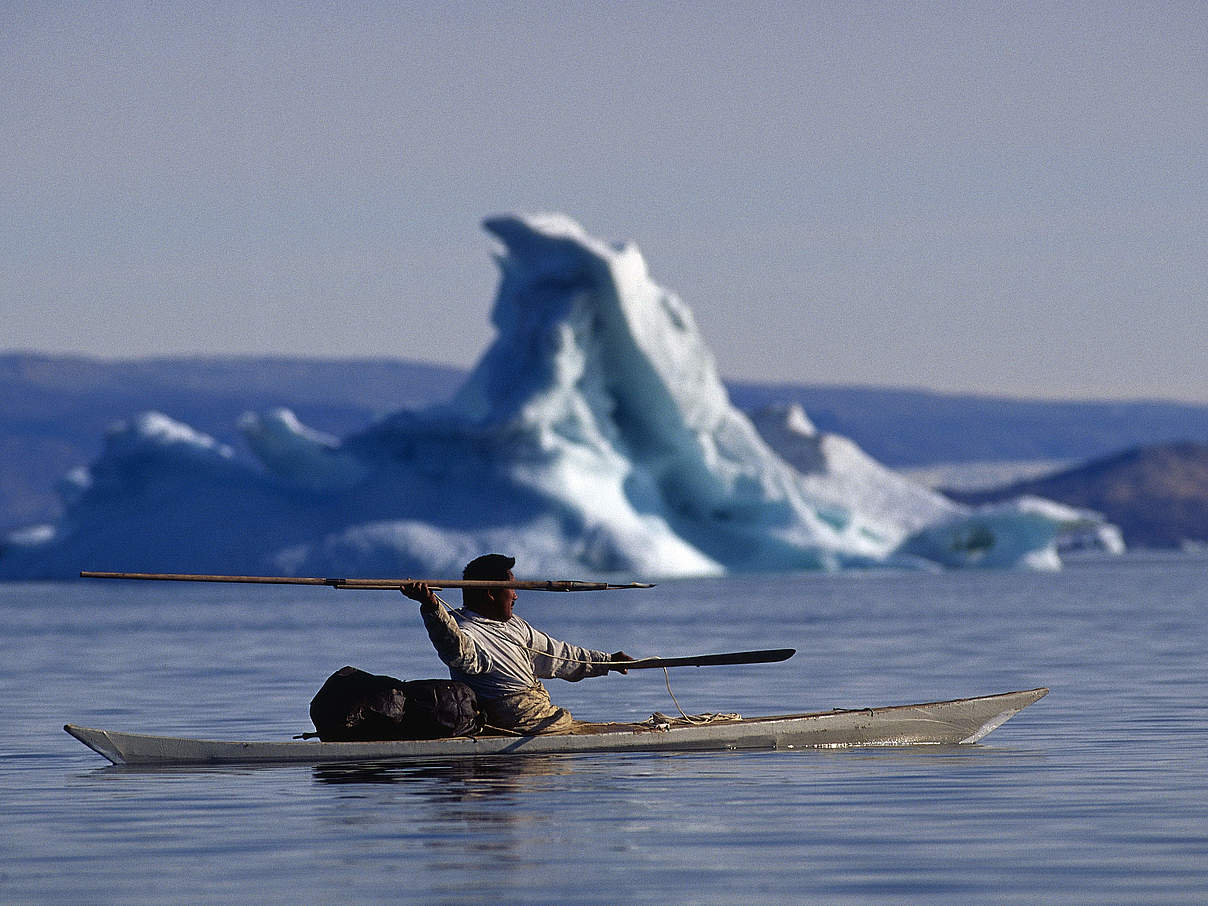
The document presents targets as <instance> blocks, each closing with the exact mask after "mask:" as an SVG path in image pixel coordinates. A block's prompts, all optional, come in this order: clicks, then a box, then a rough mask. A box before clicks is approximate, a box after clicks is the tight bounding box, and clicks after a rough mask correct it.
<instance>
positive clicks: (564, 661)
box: [420, 607, 611, 702]
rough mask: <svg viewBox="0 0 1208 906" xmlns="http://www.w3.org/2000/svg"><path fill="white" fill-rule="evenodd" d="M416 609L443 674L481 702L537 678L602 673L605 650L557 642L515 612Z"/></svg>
mask: <svg viewBox="0 0 1208 906" xmlns="http://www.w3.org/2000/svg"><path fill="white" fill-rule="evenodd" d="M420 613H421V614H422V615H423V618H424V626H425V627H427V630H428V637H429V638H430V639H431V640H432V644H433V646H434V647H435V648H436V653H437V655H438V656H439V657H440V659H441V660H442V661H444V662H445V664H446V665H447V666H448V668H449V676H450V677H452V678H453V679H455V680H460V681H461V682H463V683H465V684H466V685H468V686H469V687H470V688H471V689H473V690H474V693H475V694H476V695H477V696H478V698H479V700H480V701H483V702H489V701H491V700H492V699H499V698H503V697H505V696H510V695H515V694H516V693H519V692H525V691H527V690H530V689H532V687H533V686H534V685H535V684H536V683H537V681H538V678H543V679H555V678H556V679H564V680H570V681H571V682H576V681H578V680H581V679H583V678H584V677H588V676H603V675H604V674H606V673H607V672H608V663H609V662H610V661H611V655H609V654H608V653H607V652H605V651H596V650H595V649H592V648H580V647H579V646H578V645H570V644H568V643H566V642H561V641H559V640H558V639H555V638H553V637H552V636H549V635H546V634H545V633H544V632H542V631H541V630H539V629H534V628H533V627H532V626H530V625H529V624H528V622H527V621H525V620H523V619H521V618H520V617H518V616H516V615H515V614H513V615H512V618H511V619H510V620H508V621H507V622H500V621H499V620H492V619H489V618H487V617H484V616H481V615H480V614H477V613H474V612H473V611H470V610H465V609H464V608H463V609H458V610H454V611H451V612H450V611H447V610H445V609H444V608H443V607H438V608H436V609H435V610H429V609H428V608H423V607H421V608H420Z"/></svg>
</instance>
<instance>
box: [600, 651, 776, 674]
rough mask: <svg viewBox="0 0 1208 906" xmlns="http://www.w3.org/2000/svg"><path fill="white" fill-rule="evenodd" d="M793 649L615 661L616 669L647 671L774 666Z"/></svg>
mask: <svg viewBox="0 0 1208 906" xmlns="http://www.w3.org/2000/svg"><path fill="white" fill-rule="evenodd" d="M796 653H797V649H795V648H769V649H765V650H763V651H730V652H727V653H725V654H698V655H689V656H687V657H647V658H639V659H638V660H636V661H617V662H616V663H617V668H618V669H620V668H623V669H625V670H649V669H653V668H657V667H728V666H731V665H734V664H774V663H776V662H778V661H787V660H788V659H789V658H791V657H792V656H793V655H794V654H796Z"/></svg>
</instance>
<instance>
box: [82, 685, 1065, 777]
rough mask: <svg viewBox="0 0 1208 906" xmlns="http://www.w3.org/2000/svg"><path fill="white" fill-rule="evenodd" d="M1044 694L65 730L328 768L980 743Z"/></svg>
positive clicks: (145, 754)
mask: <svg viewBox="0 0 1208 906" xmlns="http://www.w3.org/2000/svg"><path fill="white" fill-rule="evenodd" d="M1048 691H1049V690H1048V689H1043V688H1040V689H1028V690H1025V691H1021V692H1006V693H1002V694H1000V695H986V696H980V697H978V698H962V699H955V700H952V701H944V702H928V703H925V704H917V705H897V706H892V707H883V708H862V709H859V710H838V709H836V710H834V711H821V712H817V713H812V714H791V715H781V716H774V717H755V718H747V719H741V720H723V721H717V722H714V723H707V724H702V725H697V726H678V725H676V726H672V727H670V728H669V729H657V728H653V727H644V726H640V725H607V724H602V725H597V726H598V728H593V729H591V730H590V731H589V732H584V733H574V734H567V735H561V734H559V735H548V736H474V737H468V736H460V737H454V738H452V739H430V740H394V741H388V742H318V741H302V740H282V741H279V742H250V741H249V742H241V741H231V740H211V739H186V738H180V737H172V736H149V735H145V734H141V733H119V732H115V731H112V730H94V729H90V728H88V727H78V726H75V725H73V724H67V725H66V726H64V728H63V729H64V730H66V731H67V732H68V733H70V734H71V735H72V736H74V737H75V738H76V739H78V740H79V741H80V742H82V743H84V745H86V746H88V747H89V748H90V749H92V750H94V751H95V752H98V753H99V754H101V755H103V756H104V757H105V758H108V759H109V760H110V761H112V762H113V763H114V764H162V765H172V764H180V765H187V764H283V763H291V762H292V763H305V764H328V763H338V762H383V761H407V760H412V759H439V758H460V757H477V756H488V755H530V754H566V753H578V752H587V753H590V752H663V751H675V752H682V751H704V750H709V749H786V748H833V747H846V746H905V745H921V744H932V745H956V744H969V743H975V742H978V741H979V740H980V739H982V737H984V736H985V735H986V734H987V733H989V732H990V731H991V730H994V729H995V728H997V727H999V726H1001V725H1002V724H1003V723H1004V722H1006V721H1007V720H1009V719H1010V718H1011V717H1013V716H1014V715H1016V714H1017V713H1019V711H1021V710H1022V709H1023V708H1026V707H1027V706H1028V705H1030V704H1032V703H1033V702H1035V701H1037V700H1039V699H1040V698H1042V697H1043V696H1044V695H1046V694H1047V693H1048Z"/></svg>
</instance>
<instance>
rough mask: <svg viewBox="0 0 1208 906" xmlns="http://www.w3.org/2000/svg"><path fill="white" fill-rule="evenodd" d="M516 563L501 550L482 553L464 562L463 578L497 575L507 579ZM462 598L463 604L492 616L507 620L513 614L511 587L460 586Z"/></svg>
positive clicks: (496, 577) (484, 614)
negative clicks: (495, 552) (496, 552)
mask: <svg viewBox="0 0 1208 906" xmlns="http://www.w3.org/2000/svg"><path fill="white" fill-rule="evenodd" d="M515 565H516V558H515V557H505V556H504V555H503V554H483V555H482V556H481V557H477V558H475V559H473V560H471V561H470V562H469V563H467V564H466V568H465V569H464V570H462V572H461V577H462V578H463V579H499V580H501V581H505V582H510V581H511V580H512V579H513V578H515V577H514V576H513V575H512V567H513V566H515ZM461 599H462V601H463V602H464V603H465V606H466V607H467V608H468V609H470V610H472V611H474V612H475V613H478V614H481V615H482V616H484V617H488V618H489V619H492V620H499V621H501V622H506V621H507V620H510V619H511V618H512V607H513V606H514V605H515V603H516V590H515V589H514V588H466V589H463V590H462V593H461Z"/></svg>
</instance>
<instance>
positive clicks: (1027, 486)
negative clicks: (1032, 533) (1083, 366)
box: [945, 442, 1208, 547]
mask: <svg viewBox="0 0 1208 906" xmlns="http://www.w3.org/2000/svg"><path fill="white" fill-rule="evenodd" d="M945 493H947V494H948V496H949V497H952V498H954V499H956V500H963V501H965V502H966V503H992V502H994V501H996V500H1004V499H1010V498H1012V497H1019V496H1020V495H1023V494H1032V495H1035V496H1037V497H1047V498H1049V499H1050V500H1057V501H1060V502H1061V503H1066V504H1069V505H1070V506H1075V507H1084V508H1086V509H1092V510H1095V511H1097V512H1100V513H1102V514H1103V515H1104V516H1106V517H1107V519H1108V521H1109V522H1113V523H1115V524H1116V525H1118V526H1120V527H1121V528H1122V529H1123V530H1124V540H1125V542H1126V543H1128V544H1129V545H1133V546H1137V547H1179V546H1182V545H1185V544H1188V543H1193V542H1194V543H1199V544H1204V543H1208V444H1200V443H1191V442H1182V443H1173V444H1160V445H1156V446H1151V447H1142V448H1138V449H1133V450H1126V451H1124V452H1122V453H1118V454H1116V455H1114V456H1106V457H1103V458H1102V459H1096V460H1093V461H1092V462H1089V463H1086V464H1085V465H1083V466H1079V467H1077V468H1073V469H1067V470H1065V471H1062V472H1058V473H1056V474H1054V475H1049V476H1046V477H1043V478H1037V479H1032V480H1029V481H1021V482H1016V483H1013V484H1010V485H1007V486H1006V487H1002V488H997V489H995V490H993V491H982V492H976V493H962V492H959V491H946V492H945Z"/></svg>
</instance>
